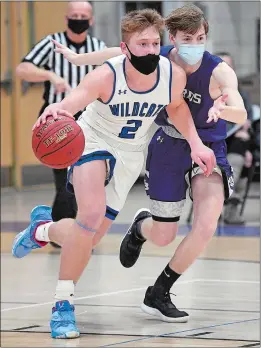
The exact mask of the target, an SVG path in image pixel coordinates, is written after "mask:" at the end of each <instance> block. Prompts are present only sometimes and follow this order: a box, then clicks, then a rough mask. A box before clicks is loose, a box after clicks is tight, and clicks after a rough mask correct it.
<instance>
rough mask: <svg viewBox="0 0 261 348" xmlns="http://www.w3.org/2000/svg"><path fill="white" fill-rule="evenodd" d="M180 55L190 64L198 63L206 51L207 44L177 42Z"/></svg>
mask: <svg viewBox="0 0 261 348" xmlns="http://www.w3.org/2000/svg"><path fill="white" fill-rule="evenodd" d="M177 48H178V55H179V56H180V58H181V59H182V60H184V62H185V63H187V64H188V65H195V64H197V63H198V62H199V61H200V59H202V57H203V54H204V52H205V44H199V45H191V44H177Z"/></svg>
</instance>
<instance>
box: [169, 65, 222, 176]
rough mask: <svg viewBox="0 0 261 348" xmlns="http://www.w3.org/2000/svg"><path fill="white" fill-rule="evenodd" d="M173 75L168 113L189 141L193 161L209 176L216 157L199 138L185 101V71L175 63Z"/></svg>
mask: <svg viewBox="0 0 261 348" xmlns="http://www.w3.org/2000/svg"><path fill="white" fill-rule="evenodd" d="M172 73H173V76H172V90H171V103H170V104H169V105H168V106H167V107H166V111H167V113H168V116H169V118H170V120H171V122H172V123H173V125H174V126H175V127H176V128H177V129H178V131H179V132H180V133H181V134H182V135H183V136H184V138H185V139H186V140H187V141H188V143H189V145H190V147H191V157H192V159H193V161H194V162H196V163H197V164H198V165H199V166H200V168H201V169H202V170H203V172H204V173H205V175H207V176H208V175H210V174H211V173H212V171H213V169H214V167H215V166H216V159H215V155H214V153H213V151H212V150H211V149H209V148H208V147H206V146H205V145H203V143H202V141H201V139H200V138H199V136H198V133H197V130H196V127H195V124H194V121H193V119H192V115H191V112H190V110H189V107H188V105H187V103H186V102H185V100H184V99H183V90H184V88H185V85H186V74H185V72H184V70H183V69H182V68H180V67H179V66H177V65H176V64H174V63H173V64H172Z"/></svg>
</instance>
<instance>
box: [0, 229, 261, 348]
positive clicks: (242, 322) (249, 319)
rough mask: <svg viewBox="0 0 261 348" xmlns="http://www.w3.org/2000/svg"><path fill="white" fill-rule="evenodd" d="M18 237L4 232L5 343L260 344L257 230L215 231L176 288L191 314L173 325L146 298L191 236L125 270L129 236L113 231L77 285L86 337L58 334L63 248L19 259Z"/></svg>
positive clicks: (149, 252) (146, 251) (150, 251)
mask: <svg viewBox="0 0 261 348" xmlns="http://www.w3.org/2000/svg"><path fill="white" fill-rule="evenodd" d="M13 236H14V234H13V233H10V232H9V233H3V232H2V233H1V239H2V243H1V251H2V254H1V261H2V262H1V270H2V272H1V284H2V286H1V289H2V291H1V295H2V296H1V301H2V303H1V331H2V332H1V347H114V346H115V347H260V342H259V340H260V333H259V325H260V323H259V317H260V308H259V303H260V301H259V296H260V287H259V273H260V266H259V238H258V237H214V238H213V239H212V241H211V242H210V244H209V247H208V248H207V250H206V251H205V253H204V254H202V256H201V258H200V259H199V260H197V262H196V263H195V264H194V265H193V266H192V267H191V268H190V269H189V270H188V271H187V272H186V273H185V274H184V275H183V276H182V277H181V278H180V279H179V280H178V282H177V284H176V285H175V286H174V287H173V288H172V292H173V293H175V295H176V296H173V297H172V300H173V302H174V303H175V304H176V305H177V307H179V308H180V309H184V310H186V311H187V312H189V314H190V320H189V321H188V323H184V324H170V323H164V322H161V321H158V320H156V319H154V318H153V317H150V316H148V315H147V314H145V313H143V312H142V311H141V309H140V304H141V303H142V301H143V298H144V294H145V291H146V288H147V286H149V285H151V284H153V283H154V281H155V278H156V277H157V275H158V274H160V272H161V271H162V269H163V267H165V265H166V264H167V262H168V261H169V257H170V256H171V254H172V252H173V250H175V247H176V244H177V243H178V242H179V241H180V240H181V239H182V238H183V237H184V236H183V237H182V236H179V237H178V240H177V241H176V243H175V242H174V243H173V244H172V245H170V246H169V247H167V248H154V247H152V246H151V245H149V244H147V245H146V246H145V248H144V251H143V254H142V257H141V258H140V260H139V261H138V263H137V264H136V265H135V267H133V268H131V269H124V268H123V267H122V266H121V265H120V262H119V260H118V248H119V244H120V241H121V238H122V235H120V234H109V235H107V236H106V237H105V238H104V240H103V241H102V243H101V244H100V245H99V246H98V247H97V249H96V250H95V252H94V254H93V257H92V259H91V262H90V264H89V265H88V267H87V269H86V270H85V272H84V275H83V277H82V279H81V280H80V282H79V284H78V285H77V288H76V294H75V297H76V299H75V305H76V316H77V322H78V326H79V329H80V331H81V334H82V335H81V337H80V338H78V339H74V340H53V339H51V338H50V336H49V319H50V314H51V307H52V299H53V294H54V290H55V285H56V280H57V271H58V267H59V251H57V250H55V249H52V247H51V246H50V247H48V248H44V249H42V250H41V251H40V252H34V253H32V254H30V255H29V256H28V257H26V258H24V259H21V260H17V259H15V258H13V257H12V256H11V254H10V246H11V242H12V240H13Z"/></svg>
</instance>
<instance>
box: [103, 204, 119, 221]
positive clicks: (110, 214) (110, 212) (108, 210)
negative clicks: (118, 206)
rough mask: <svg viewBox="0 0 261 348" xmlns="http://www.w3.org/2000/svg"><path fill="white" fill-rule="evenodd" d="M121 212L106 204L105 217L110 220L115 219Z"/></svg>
mask: <svg viewBox="0 0 261 348" xmlns="http://www.w3.org/2000/svg"><path fill="white" fill-rule="evenodd" d="M118 214H119V212H118V211H117V210H114V209H112V208H111V207H109V206H108V205H106V213H105V217H107V218H108V219H110V220H115V219H116V217H117V215H118Z"/></svg>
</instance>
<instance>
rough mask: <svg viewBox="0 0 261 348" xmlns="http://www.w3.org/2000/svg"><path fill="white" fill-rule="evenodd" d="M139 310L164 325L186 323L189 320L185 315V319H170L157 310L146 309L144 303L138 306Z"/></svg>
mask: <svg viewBox="0 0 261 348" xmlns="http://www.w3.org/2000/svg"><path fill="white" fill-rule="evenodd" d="M140 308H141V310H142V311H143V312H144V313H147V314H149V315H152V316H154V317H157V318H159V319H160V320H162V321H165V322H166V323H186V322H187V321H188V319H189V316H188V315H187V316H186V317H180V318H170V317H166V316H165V315H164V314H162V313H161V312H160V311H159V310H158V309H156V308H152V307H148V306H146V305H145V304H144V303H142V305H141V306H140Z"/></svg>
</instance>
